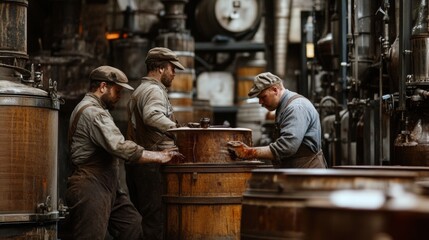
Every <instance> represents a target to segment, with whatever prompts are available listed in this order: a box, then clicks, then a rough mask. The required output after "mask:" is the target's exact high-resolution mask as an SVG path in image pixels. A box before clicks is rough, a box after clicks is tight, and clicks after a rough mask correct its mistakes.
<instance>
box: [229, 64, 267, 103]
mask: <svg viewBox="0 0 429 240" xmlns="http://www.w3.org/2000/svg"><path fill="white" fill-rule="evenodd" d="M265 65H266V63H265V61H264V60H258V59H246V58H245V59H242V60H240V61H239V63H238V64H237V67H236V79H237V81H236V82H237V83H236V94H235V100H236V102H237V103H239V102H241V101H244V100H246V99H248V98H249V97H248V95H247V94H248V93H249V90H250V89H251V88H252V86H253V79H254V78H255V76H256V75H258V74H259V73H262V72H265Z"/></svg>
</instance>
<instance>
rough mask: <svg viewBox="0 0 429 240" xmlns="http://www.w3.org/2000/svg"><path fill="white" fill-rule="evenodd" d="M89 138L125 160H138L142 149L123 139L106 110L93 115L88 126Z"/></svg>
mask: <svg viewBox="0 0 429 240" xmlns="http://www.w3.org/2000/svg"><path fill="white" fill-rule="evenodd" d="M90 138H91V141H92V142H94V143H95V144H96V145H98V146H100V147H102V148H104V149H105V150H106V151H107V152H109V153H110V154H112V155H114V156H116V157H118V158H121V159H124V160H125V161H127V162H136V161H138V160H139V159H140V157H141V156H142V153H143V150H144V149H143V147H141V146H139V145H137V144H136V143H134V142H133V141H129V140H125V138H124V136H123V135H122V133H121V131H120V130H119V128H118V127H117V126H116V124H115V123H114V121H113V119H112V117H111V116H110V115H109V114H108V113H106V112H100V113H99V114H97V115H96V116H95V118H94V121H93V125H92V127H90Z"/></svg>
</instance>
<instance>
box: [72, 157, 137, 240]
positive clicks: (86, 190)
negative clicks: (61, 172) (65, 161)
mask: <svg viewBox="0 0 429 240" xmlns="http://www.w3.org/2000/svg"><path fill="white" fill-rule="evenodd" d="M112 162H113V161H112ZM93 163H94V161H93ZM66 201H67V205H68V206H69V215H68V216H67V218H66V222H67V223H69V224H70V225H71V231H72V236H73V239H100V240H104V238H105V236H106V234H107V231H109V233H110V235H111V236H113V237H114V238H115V239H126V240H131V239H143V232H142V228H141V216H140V214H139V213H138V212H137V210H136V208H135V207H134V206H133V205H132V203H131V202H130V200H129V199H128V196H127V195H126V193H124V192H122V191H120V190H119V184H118V178H117V169H116V168H115V166H114V164H113V163H112V164H110V163H109V161H108V159H105V162H104V163H103V162H99V161H95V164H93V165H91V166H88V165H87V166H79V167H78V168H77V169H76V170H75V171H74V173H73V175H72V176H71V177H70V178H69V179H68V182H67V192H66Z"/></svg>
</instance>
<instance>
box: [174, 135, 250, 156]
mask: <svg viewBox="0 0 429 240" xmlns="http://www.w3.org/2000/svg"><path fill="white" fill-rule="evenodd" d="M168 132H169V133H171V134H173V135H174V137H175V142H176V145H177V147H178V148H179V152H180V153H182V154H183V155H184V156H185V163H213V164H218V163H236V161H235V160H234V159H232V158H231V156H230V155H229V153H228V150H227V142H229V141H242V142H244V143H245V144H247V145H248V146H252V130H250V129H248V128H214V127H213V128H212V127H210V128H188V127H183V128H176V129H171V130H168Z"/></svg>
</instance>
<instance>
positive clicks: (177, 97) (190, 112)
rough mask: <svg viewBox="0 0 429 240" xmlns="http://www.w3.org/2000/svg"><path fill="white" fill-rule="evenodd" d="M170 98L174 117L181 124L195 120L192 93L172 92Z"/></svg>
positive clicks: (169, 94)
mask: <svg viewBox="0 0 429 240" xmlns="http://www.w3.org/2000/svg"><path fill="white" fill-rule="evenodd" d="M168 98H169V99H170V103H171V105H172V106H173V111H174V117H175V118H176V120H177V122H178V123H179V124H180V125H181V126H186V124H187V123H189V122H193V121H194V107H193V106H192V104H193V99H192V93H182V92H170V93H168Z"/></svg>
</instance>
